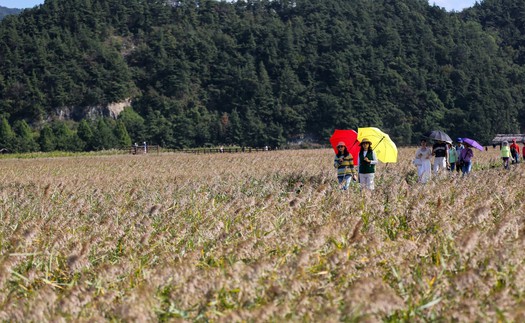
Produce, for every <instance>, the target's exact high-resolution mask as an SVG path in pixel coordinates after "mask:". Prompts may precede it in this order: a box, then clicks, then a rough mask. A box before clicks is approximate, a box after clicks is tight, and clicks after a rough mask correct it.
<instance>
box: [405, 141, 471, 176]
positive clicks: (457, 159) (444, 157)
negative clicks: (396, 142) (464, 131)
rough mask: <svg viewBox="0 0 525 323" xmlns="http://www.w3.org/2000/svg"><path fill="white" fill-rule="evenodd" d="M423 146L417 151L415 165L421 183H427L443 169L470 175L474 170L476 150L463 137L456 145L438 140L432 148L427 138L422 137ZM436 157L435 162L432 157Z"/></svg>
mask: <svg viewBox="0 0 525 323" xmlns="http://www.w3.org/2000/svg"><path fill="white" fill-rule="evenodd" d="M420 144H421V146H420V147H419V148H418V149H417V151H416V156H415V159H414V165H416V166H417V175H418V178H419V182H420V183H426V182H428V181H429V180H430V178H431V177H432V173H434V174H437V173H439V172H440V171H441V170H443V171H447V170H448V171H450V172H454V171H456V172H460V171H461V173H462V174H463V176H464V175H468V174H469V173H470V171H471V170H472V158H473V157H474V152H473V150H472V146H470V145H469V144H468V143H466V142H463V140H461V138H458V141H457V143H456V144H455V145H452V144H451V143H447V142H444V141H437V142H436V143H434V145H433V146H432V148H430V147H427V140H426V139H421V143H420ZM432 157H434V164H433V165H432V164H431V159H432Z"/></svg>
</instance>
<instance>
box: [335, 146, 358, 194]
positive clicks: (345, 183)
mask: <svg viewBox="0 0 525 323" xmlns="http://www.w3.org/2000/svg"><path fill="white" fill-rule="evenodd" d="M337 149H338V152H337V155H335V160H334V167H335V168H337V181H338V182H339V184H342V186H341V189H342V190H343V191H345V190H347V189H348V187H349V186H350V183H351V181H352V180H354V181H355V180H356V178H355V169H354V157H353V156H352V154H351V153H350V152H349V151H348V148H347V147H346V144H345V142H344V141H340V142H339V143H337Z"/></svg>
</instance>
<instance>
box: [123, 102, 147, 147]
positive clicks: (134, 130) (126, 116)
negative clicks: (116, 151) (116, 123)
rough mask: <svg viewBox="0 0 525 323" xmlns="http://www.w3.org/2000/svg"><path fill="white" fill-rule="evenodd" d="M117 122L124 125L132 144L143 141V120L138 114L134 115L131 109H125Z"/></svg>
mask: <svg viewBox="0 0 525 323" xmlns="http://www.w3.org/2000/svg"><path fill="white" fill-rule="evenodd" d="M118 120H120V121H122V122H123V123H124V126H125V127H126V131H127V132H128V135H129V137H130V139H131V141H133V142H142V141H144V138H145V136H144V130H145V126H144V118H142V117H141V116H140V115H139V114H138V113H136V112H135V111H134V110H133V108H131V107H127V108H125V109H124V111H122V112H121V113H120V114H119V116H118Z"/></svg>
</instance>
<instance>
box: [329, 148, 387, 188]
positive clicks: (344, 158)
mask: <svg viewBox="0 0 525 323" xmlns="http://www.w3.org/2000/svg"><path fill="white" fill-rule="evenodd" d="M371 144H372V143H371V142H370V140H368V139H366V138H363V140H361V143H360V144H359V145H360V146H361V148H360V150H359V154H358V159H357V173H356V168H355V167H354V157H353V156H352V154H351V153H350V152H349V151H348V147H347V146H346V143H345V142H343V141H340V142H339V143H338V144H337V150H338V152H337V154H336V155H335V159H334V167H335V168H336V169H337V180H338V182H339V184H340V185H341V189H342V190H347V189H348V188H349V187H350V185H351V183H352V182H357V181H358V180H359V183H360V185H361V188H364V189H369V190H373V189H374V176H375V165H376V164H377V156H376V153H375V152H374V151H373V149H372V146H371Z"/></svg>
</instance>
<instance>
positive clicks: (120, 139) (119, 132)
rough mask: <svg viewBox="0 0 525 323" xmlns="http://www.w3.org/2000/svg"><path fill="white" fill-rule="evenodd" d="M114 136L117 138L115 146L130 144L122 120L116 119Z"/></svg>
mask: <svg viewBox="0 0 525 323" xmlns="http://www.w3.org/2000/svg"><path fill="white" fill-rule="evenodd" d="M115 137H116V139H117V147H119V148H125V147H130V146H131V138H130V137H129V134H128V130H127V129H126V125H125V124H124V122H123V121H120V120H119V121H117V124H116V126H115Z"/></svg>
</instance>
